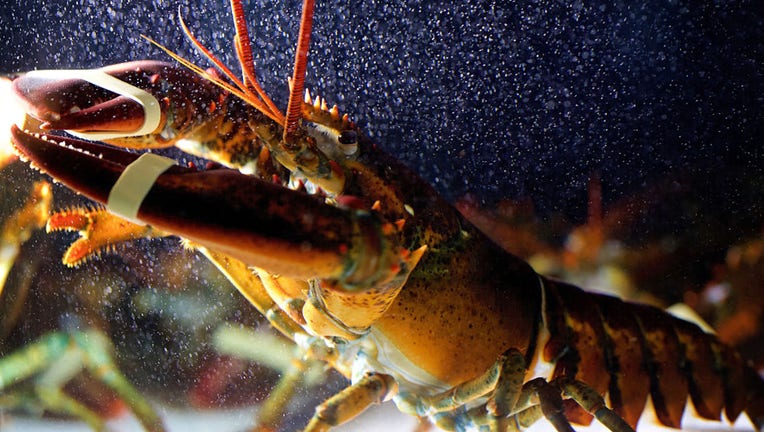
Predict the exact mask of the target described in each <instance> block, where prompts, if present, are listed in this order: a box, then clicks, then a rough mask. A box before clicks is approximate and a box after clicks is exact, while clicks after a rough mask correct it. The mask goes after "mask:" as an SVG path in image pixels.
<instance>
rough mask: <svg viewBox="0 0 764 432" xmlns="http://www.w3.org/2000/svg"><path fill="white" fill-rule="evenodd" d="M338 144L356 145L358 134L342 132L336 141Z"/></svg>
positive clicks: (347, 131) (351, 131)
mask: <svg viewBox="0 0 764 432" xmlns="http://www.w3.org/2000/svg"><path fill="white" fill-rule="evenodd" d="M337 140H338V141H339V142H340V144H344V145H350V144H357V143H358V134H357V133H356V131H354V130H344V131H342V132H341V133H340V136H339V138H338V139H337Z"/></svg>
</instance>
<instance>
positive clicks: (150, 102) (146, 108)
mask: <svg viewBox="0 0 764 432" xmlns="http://www.w3.org/2000/svg"><path fill="white" fill-rule="evenodd" d="M26 76H29V77H33V78H41V79H81V80H85V81H87V82H89V83H91V84H93V85H96V86H98V87H101V88H104V89H106V90H109V91H111V92H114V93H116V94H118V95H120V96H125V97H128V98H130V99H132V100H134V101H135V102H137V103H139V104H140V105H141V107H143V125H141V127H140V128H138V129H137V130H135V131H132V132H78V131H72V130H67V132H68V133H70V134H72V135H74V136H76V137H78V138H83V139H87V140H92V141H103V140H108V139H114V138H124V137H131V136H141V135H148V134H150V133H151V132H154V131H155V130H156V128H157V127H159V123H160V121H161V119H162V112H161V110H160V107H159V101H157V99H156V98H155V97H154V96H152V95H151V94H150V93H148V92H146V91H144V90H141V89H139V88H138V87H135V86H134V85H131V84H128V83H126V82H124V81H122V80H119V79H117V78H114V77H113V76H111V75H109V74H107V73H106V72H104V71H102V70H100V69H49V70H36V71H31V72H28V73H27V74H26Z"/></svg>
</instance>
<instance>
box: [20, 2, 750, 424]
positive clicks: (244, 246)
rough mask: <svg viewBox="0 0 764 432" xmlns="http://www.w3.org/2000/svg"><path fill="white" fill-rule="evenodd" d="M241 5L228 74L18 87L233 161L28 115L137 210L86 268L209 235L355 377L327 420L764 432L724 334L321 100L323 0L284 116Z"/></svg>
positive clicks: (94, 190) (277, 319)
mask: <svg viewBox="0 0 764 432" xmlns="http://www.w3.org/2000/svg"><path fill="white" fill-rule="evenodd" d="M232 4H233V13H234V20H235V23H236V32H237V35H236V48H237V54H238V55H239V59H240V62H241V66H242V69H243V75H244V78H243V79H239V78H237V77H236V76H235V75H234V74H233V73H231V72H230V71H229V70H228V69H227V68H226V67H225V66H224V65H222V63H221V62H219V61H218V60H217V59H215V58H214V57H213V56H212V55H211V54H209V53H208V52H207V51H206V50H205V49H204V48H203V46H202V45H201V44H200V43H198V42H197V41H196V40H195V39H193V36H190V32H189V31H188V30H187V29H186V32H187V34H189V36H190V37H191V38H192V40H194V42H195V44H196V45H197V46H198V47H199V48H200V49H202V50H203V51H204V52H205V53H207V54H208V57H209V58H210V59H211V60H212V61H213V62H214V63H215V64H216V66H217V68H218V70H219V71H220V72H214V71H205V70H202V69H201V68H199V67H197V66H194V65H192V64H190V63H188V62H187V61H185V60H183V59H179V60H180V61H181V63H183V64H184V65H185V66H187V68H182V67H178V66H173V65H170V64H166V63H160V62H155V61H140V62H132V63H125V64H120V65H114V66H110V67H107V68H103V69H100V70H98V71H76V72H74V73H73V72H71V71H52V72H51V71H45V72H39V71H37V72H31V73H28V74H26V75H24V76H22V77H20V78H18V79H17V80H16V81H15V82H14V88H15V91H16V93H17V95H18V96H19V98H20V100H21V101H22V103H24V104H25V107H26V109H27V111H28V113H29V114H30V115H31V116H34V117H36V118H39V119H41V120H42V121H43V122H45V123H43V127H45V128H48V129H64V130H67V131H68V132H70V133H72V134H74V135H78V136H79V137H80V138H82V137H84V138H86V139H89V140H96V141H104V142H106V143H109V144H115V145H117V146H122V147H132V148H141V149H146V148H155V147H164V146H169V145H176V146H178V147H180V148H181V149H183V150H185V151H188V152H190V153H193V154H195V155H198V156H201V157H204V158H207V159H210V160H211V161H214V162H216V163H215V164H211V165H209V166H208V167H207V169H202V170H200V169H198V168H197V167H195V166H192V167H181V166H178V165H175V164H173V163H172V161H168V160H166V159H165V158H161V157H158V156H155V155H153V154H149V153H144V155H138V154H135V153H128V152H125V151H122V150H119V149H116V148H113V147H107V146H103V145H101V144H98V143H93V142H87V141H83V140H79V139H74V138H61V137H45V136H40V135H36V134H32V133H27V132H24V131H22V130H20V129H18V128H14V129H13V130H12V137H13V142H14V145H15V147H16V150H17V152H18V153H19V155H20V156H21V157H22V158H25V159H27V160H29V161H30V162H31V164H32V165H34V166H36V167H38V168H39V169H41V170H42V171H44V172H47V173H48V174H50V175H51V176H52V177H53V178H55V179H56V180H57V181H59V182H61V183H63V184H65V185H67V186H68V187H70V188H72V189H74V190H76V191H78V192H80V193H82V194H84V195H86V196H87V197H89V198H91V199H93V200H95V201H97V202H99V203H102V204H104V205H106V206H107V208H108V209H109V210H110V211H112V212H113V213H116V214H118V215H119V216H121V217H123V218H125V219H127V220H128V221H124V223H123V224H121V225H119V228H115V229H114V230H113V231H108V232H107V233H106V234H105V235H104V238H103V239H101V240H98V241H97V242H96V243H98V244H91V245H90V247H89V248H88V247H86V248H84V249H82V250H81V251H80V252H78V253H75V254H74V256H70V258H69V262H70V263H77V262H78V260H81V259H84V258H86V257H87V256H88V255H92V254H93V253H94V252H95V250H97V249H98V248H99V247H104V246H107V245H108V244H110V243H114V242H119V241H124V240H127V239H129V238H134V237H140V236H148V235H170V234H172V235H178V236H180V237H182V238H184V239H186V240H188V242H189V244H191V245H192V246H194V247H197V248H198V249H199V250H200V251H202V252H203V253H205V254H206V255H207V256H208V257H209V258H210V259H211V260H212V261H213V262H215V263H216V264H217V265H218V267H219V268H220V269H221V270H222V271H223V272H224V273H226V275H227V276H228V277H229V278H230V279H231V280H232V282H233V283H234V285H236V286H237V287H238V288H239V290H240V291H241V292H242V293H243V294H244V295H245V296H247V298H248V299H249V300H250V301H251V302H252V304H253V305H254V306H255V307H256V308H257V309H258V310H260V311H261V312H262V313H263V314H265V315H266V317H268V319H269V320H270V321H271V323H272V324H273V325H274V326H275V327H276V328H277V329H279V330H280V331H282V332H283V333H284V334H286V335H287V336H288V337H290V338H291V339H293V340H294V341H295V342H296V343H298V344H300V345H302V346H304V347H305V349H306V352H307V354H306V355H308V356H311V357H313V358H318V359H321V360H324V361H326V362H328V363H329V364H330V365H331V366H332V367H334V368H335V369H337V370H338V371H339V372H341V373H342V374H344V375H345V376H346V377H348V378H349V379H350V380H351V384H350V386H349V387H347V388H346V389H345V390H343V391H342V392H340V393H339V394H337V395H336V396H334V397H332V398H330V399H329V400H328V401H326V402H325V403H324V404H322V405H320V406H319V407H318V408H317V410H316V414H315V415H314V417H313V418H312V420H311V421H310V423H309V424H308V426H307V428H306V430H309V431H317V430H327V429H329V428H331V427H332V426H334V425H336V424H339V423H342V422H344V421H346V420H348V419H350V418H352V417H354V416H355V415H357V414H358V413H360V412H361V411H362V410H364V409H365V408H366V407H367V406H368V405H370V404H372V403H374V402H379V401H382V400H387V399H393V400H394V401H395V403H396V404H397V406H398V407H399V408H400V409H401V410H402V411H404V412H407V413H410V414H412V415H416V416H419V417H422V418H428V419H429V420H430V421H432V422H433V423H435V424H436V425H437V426H439V427H441V428H443V429H446V430H471V429H479V430H492V431H493V430H516V429H522V428H525V427H527V426H529V425H530V424H532V423H534V422H536V421H537V420H539V419H540V418H542V417H545V418H546V419H547V420H549V421H550V422H551V423H552V424H553V425H554V427H555V428H556V429H557V430H559V431H567V430H571V429H572V428H571V426H570V422H571V421H572V422H575V423H581V424H588V423H589V422H591V420H592V418H593V417H596V418H597V419H598V420H599V421H600V422H602V423H604V424H605V425H606V426H607V427H608V428H609V429H610V430H612V431H629V430H632V429H633V428H635V427H636V425H637V421H638V420H639V418H640V415H641V413H642V412H643V411H644V409H645V407H646V404H647V399H648V396H650V398H651V400H652V404H653V406H654V409H655V412H656V414H657V417H658V419H659V420H660V422H661V423H663V424H665V425H668V426H671V427H677V428H678V427H680V426H681V418H682V415H683V412H684V410H685V406H686V405H687V401H688V397H689V398H690V400H691V401H692V404H693V406H694V408H695V410H696V411H697V412H698V414H699V415H700V416H702V417H704V418H708V419H713V420H721V418H722V411H724V414H725V415H726V417H727V419H729V420H733V421H734V420H735V419H736V418H737V417H738V416H739V415H740V413H741V412H744V411H745V412H746V413H747V414H748V415H749V417H750V418H751V419H752V420H753V422H754V424H755V425H756V427H757V428H758V429H759V430H761V429H762V428H764V382H763V381H762V379H761V377H759V376H758V375H757V374H756V372H755V371H753V370H752V369H751V368H749V367H748V366H746V364H745V363H744V361H743V360H742V359H741V358H740V357H739V356H738V355H737V354H736V353H734V352H733V351H732V350H731V349H730V348H728V347H726V346H724V345H723V344H721V343H720V342H718V340H717V339H716V338H715V337H714V336H713V335H711V334H707V333H705V332H703V331H702V330H701V329H700V328H698V327H697V326H696V325H694V324H691V323H688V322H686V321H683V320H680V319H678V318H674V317H672V316H671V315H669V314H667V313H665V312H663V311H661V310H659V309H657V308H654V307H649V306H643V305H638V304H632V303H626V302H623V301H621V300H618V299H616V298H613V297H609V296H605V295H598V294H590V293H585V292H584V291H582V290H581V289H579V288H577V287H574V286H572V285H568V284H565V283H563V282H560V281H556V280H551V279H548V278H545V277H542V276H540V275H538V274H536V272H534V271H533V269H532V268H531V267H530V266H529V265H528V264H527V263H525V262H524V261H522V260H520V259H519V258H516V257H514V256H512V255H511V254H509V253H507V252H505V251H504V250H503V249H501V248H500V247H499V246H497V245H496V244H495V243H494V242H492V241H491V240H490V239H488V238H487V237H486V236H485V235H484V234H482V233H481V232H480V231H479V230H478V229H476V228H475V227H473V226H472V225H471V224H470V223H468V222H467V221H466V220H465V219H464V218H463V217H462V216H461V215H460V214H459V212H458V211H457V210H456V209H454V208H453V207H452V206H451V205H449V204H448V203H447V202H446V201H445V200H444V199H443V198H442V197H440V196H439V195H438V194H437V192H436V191H435V190H434V189H433V188H432V187H431V186H430V185H429V184H427V183H426V182H425V181H424V180H422V179H421V178H419V177H418V176H417V175H416V174H415V173H413V172H412V171H411V170H410V169H408V168H407V167H405V166H404V165H403V164H401V163H400V162H399V161H397V160H396V159H394V158H392V157H391V156H389V155H387V154H386V153H384V152H382V151H381V150H380V149H379V148H378V147H377V146H376V145H375V144H374V143H372V142H371V141H370V140H369V139H368V138H367V137H365V136H364V134H363V133H362V132H361V131H360V130H359V129H358V128H357V127H356V126H355V124H354V123H353V122H351V121H350V120H349V119H348V117H347V116H346V115H345V116H343V115H340V114H339V112H338V110H337V108H336V107H334V108H331V109H330V108H328V106H327V105H326V103H325V101H323V100H322V99H321V98H311V97H310V96H309V95H308V94H307V92H306V95H305V97H304V98H303V83H304V77H305V69H306V64H307V53H308V44H309V38H310V31H311V30H310V29H311V22H312V11H313V2H311V1H305V2H304V4H303V15H302V21H301V26H300V35H299V39H298V44H297V45H298V46H297V54H296V60H295V73H294V76H293V78H292V80H291V81H290V98H289V105H288V107H287V110H286V112H285V113H282V112H281V111H280V110H279V109H278V108H277V107H276V106H275V105H274V104H273V102H272V101H271V100H270V98H268V96H267V95H266V94H265V92H263V91H262V89H261V88H260V86H259V84H258V82H257V77H256V74H255V70H254V66H253V63H252V60H251V58H252V56H251V51H250V47H249V42H248V41H249V37H248V35H247V32H246V26H245V23H244V19H243V12H242V7H241V4H240V2H238V1H233V2H232ZM184 27H185V24H184ZM59 143H60V144H59ZM147 155H149V156H147ZM95 215H98V216H99V217H105V218H115V216H111V215H107V214H106V213H105V212H104V211H103V210H100V209H96V210H92V211H81V212H77V211H70V212H64V213H62V214H59V215H58V217H55V218H51V221H50V222H49V228H51V229H78V230H82V231H85V232H86V234H87V235H88V236H90V235H93V236H94V237H97V236H96V234H99V230H107V228H102V227H101V228H99V227H97V226H95V225H96V224H95V223H94V222H93V220H94V219H92V218H91V219H89V220H90V222H87V223H84V222H82V220H83V219H84V218H85V217H93V216H95ZM104 215H107V216H104ZM125 224H128V225H130V226H135V227H139V228H136V229H135V230H127V229H125V226H126V225H125ZM143 225H147V226H143ZM127 231H129V232H130V233H129V235H126V234H124V233H125V232H127ZM101 234H103V233H101ZM99 242H100V243H99ZM605 398H607V399H608V401H609V403H607V404H606V402H605ZM608 406H609V407H608Z"/></svg>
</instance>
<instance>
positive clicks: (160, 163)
mask: <svg viewBox="0 0 764 432" xmlns="http://www.w3.org/2000/svg"><path fill="white" fill-rule="evenodd" d="M173 165H175V161H174V160H172V159H170V158H166V157H164V156H159V155H156V154H153V153H144V154H142V155H141V156H140V157H139V158H138V159H136V160H135V161H133V163H131V164H130V165H128V166H127V167H126V168H125V170H124V171H122V175H120V176H119V179H117V182H116V183H114V186H113V187H112V188H111V191H110V192H109V199H108V201H107V203H106V208H108V209H109V211H110V212H112V213H114V214H116V215H117V216H120V217H123V218H125V219H128V220H130V221H131V222H135V223H138V224H140V225H144V224H143V223H142V222H140V221H138V220H137V216H138V209H140V208H141V204H142V203H143V199H144V198H146V195H148V193H149V191H150V190H151V188H152V187H153V186H154V183H155V182H156V180H157V178H158V177H159V176H160V175H162V173H163V172H165V171H167V169H168V168H170V167H171V166H173Z"/></svg>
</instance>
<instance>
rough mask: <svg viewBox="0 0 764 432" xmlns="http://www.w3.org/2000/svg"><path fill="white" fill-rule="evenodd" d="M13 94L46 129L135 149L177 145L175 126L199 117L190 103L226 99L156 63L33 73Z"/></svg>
mask: <svg viewBox="0 0 764 432" xmlns="http://www.w3.org/2000/svg"><path fill="white" fill-rule="evenodd" d="M13 92H14V94H15V95H16V97H17V99H18V100H19V102H20V103H21V105H22V106H23V107H24V109H25V110H26V111H27V113H29V115H31V116H33V117H35V118H37V119H39V120H41V121H43V123H42V126H41V127H42V129H58V130H67V131H68V132H70V133H71V134H73V135H75V136H78V137H80V138H84V139H89V140H94V141H106V142H110V143H115V144H119V145H121V146H123V147H134V148H150V147H167V146H170V145H172V138H173V137H174V136H175V135H178V134H180V133H182V131H178V130H176V128H175V126H174V125H175V124H178V125H179V124H187V123H188V121H187V120H188V119H189V118H191V117H193V116H194V115H196V113H192V112H191V111H190V109H191V107H194V106H195V105H194V104H193V103H190V101H192V100H193V101H197V102H198V101H204V100H207V101H209V102H210V104H211V105H213V106H214V104H215V103H216V102H217V101H219V100H220V99H221V98H222V97H223V93H222V92H221V91H220V90H219V89H218V88H216V87H215V86H213V85H211V84H209V83H207V82H206V81H205V80H202V79H200V77H199V76H197V75H195V74H193V73H190V72H188V71H186V70H184V69H180V68H177V67H175V66H173V65H171V64H168V63H163V62H158V61H151V60H143V61H134V62H128V63H121V64H116V65H111V66H107V67H104V68H101V69H84V70H38V71H32V72H28V73H26V74H24V75H22V76H21V77H19V78H17V79H15V80H14V81H13ZM168 118H169V119H170V122H171V123H172V124H168ZM147 136H151V138H150V139H146V138H145V137H147ZM141 137H144V138H141Z"/></svg>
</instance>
